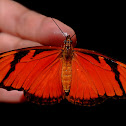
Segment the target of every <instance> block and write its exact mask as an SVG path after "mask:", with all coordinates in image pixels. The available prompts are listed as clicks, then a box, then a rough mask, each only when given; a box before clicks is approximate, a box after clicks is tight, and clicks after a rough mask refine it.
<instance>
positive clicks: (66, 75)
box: [62, 60, 72, 93]
mask: <svg viewBox="0 0 126 126" xmlns="http://www.w3.org/2000/svg"><path fill="white" fill-rule="evenodd" d="M71 79H72V65H71V61H69V60H68V61H63V66H62V85H63V89H64V91H65V93H68V92H69V90H70V85H71Z"/></svg>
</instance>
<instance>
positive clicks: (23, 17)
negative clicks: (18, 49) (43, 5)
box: [0, 0, 76, 46]
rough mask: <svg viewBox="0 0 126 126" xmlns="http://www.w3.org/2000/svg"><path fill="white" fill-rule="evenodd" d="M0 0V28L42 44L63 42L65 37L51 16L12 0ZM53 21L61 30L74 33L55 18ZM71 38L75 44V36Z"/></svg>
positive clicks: (58, 44) (59, 43) (70, 33)
mask: <svg viewBox="0 0 126 126" xmlns="http://www.w3.org/2000/svg"><path fill="white" fill-rule="evenodd" d="M0 2H1V3H0V17H1V20H0V30H2V31H3V32H7V33H10V34H13V35H16V36H18V37H21V38H23V39H28V40H31V41H37V42H40V43H42V44H43V45H57V46H60V45H61V44H63V40H64V39H65V37H64V36H63V34H62V33H61V31H60V30H59V28H58V27H57V26H56V24H55V23H54V22H53V21H52V19H51V18H48V17H46V16H44V15H41V14H38V13H36V12H33V11H31V10H29V9H27V8H25V7H23V6H22V5H20V4H18V3H16V2H14V1H8V0H2V1H0ZM55 21H56V22H57V24H58V25H59V27H60V28H61V29H62V31H63V32H65V33H67V34H69V35H71V36H72V35H73V34H74V31H73V29H71V28H70V27H68V26H67V25H65V24H63V23H62V22H60V21H58V20H56V19H55ZM72 40H73V43H74V44H73V45H75V44H76V36H74V37H73V38H72Z"/></svg>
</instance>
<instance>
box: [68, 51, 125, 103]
mask: <svg viewBox="0 0 126 126" xmlns="http://www.w3.org/2000/svg"><path fill="white" fill-rule="evenodd" d="M125 94H126V64H124V63H121V62H119V61H116V60H114V59H111V58H109V57H107V56H104V55H102V54H99V53H96V52H94V51H90V50H85V49H75V50H74V56H73V60H72V82H71V88H70V93H69V96H68V100H69V101H71V102H73V103H77V104H80V105H94V104H97V103H101V102H102V101H104V100H105V99H107V98H109V97H112V98H125Z"/></svg>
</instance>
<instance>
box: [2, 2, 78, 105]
mask: <svg viewBox="0 0 126 126" xmlns="http://www.w3.org/2000/svg"><path fill="white" fill-rule="evenodd" d="M55 21H56V23H57V24H58V25H59V27H60V28H61V29H62V31H63V32H65V33H68V34H69V35H71V36H72V35H73V34H74V31H73V29H71V28H70V27H68V26H67V25H65V24H63V23H62V22H60V21H58V20H56V19H55ZM64 39H65V37H64V36H63V34H62V33H61V31H60V30H59V28H58V27H57V26H56V24H55V23H54V22H53V21H52V19H51V18H49V17H46V16H44V15H41V14H38V13H36V12H34V11H31V10H29V9H27V8H25V7H24V6H22V5H20V4H19V3H17V2H14V1H11V0H0V52H5V51H9V50H14V49H18V48H24V47H31V46H41V45H49V46H50V45H51V46H61V45H62V43H63V40H64ZM72 40H73V46H75V45H76V36H74V37H73V38H72ZM23 101H25V97H24V95H23V91H6V90H5V89H2V88H0V102H6V103H20V102H23Z"/></svg>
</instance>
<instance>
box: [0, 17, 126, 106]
mask: <svg viewBox="0 0 126 126" xmlns="http://www.w3.org/2000/svg"><path fill="white" fill-rule="evenodd" d="M53 21H54V23H55V24H56V25H57V23H56V22H55V20H54V19H53ZM57 26H58V25H57ZM58 27H59V26H58ZM59 29H60V27H59ZM60 30H61V29H60ZM61 32H62V33H63V34H64V32H63V31H62V30H61ZM64 36H65V35H64ZM73 36H74V35H73ZM73 36H72V37H73ZM72 37H71V36H70V35H67V36H66V39H65V41H64V46H63V47H53V46H52V47H51V46H39V47H30V48H23V49H18V50H13V51H9V52H4V53H1V54H0V87H2V88H6V89H7V90H11V89H14V90H23V91H24V95H25V96H26V98H27V99H28V100H29V101H32V102H34V103H38V104H42V105H43V104H53V103H59V102H60V101H61V100H62V99H67V100H68V101H70V102H72V103H74V104H79V105H95V104H97V103H100V102H102V101H103V100H105V99H106V98H109V97H118V98H121V97H125V93H126V65H125V64H124V63H121V62H119V61H116V60H114V59H111V58H109V57H107V56H105V55H102V54H100V53H97V52H95V51H91V50H86V49H80V48H73V46H72V40H71V38H72Z"/></svg>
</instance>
